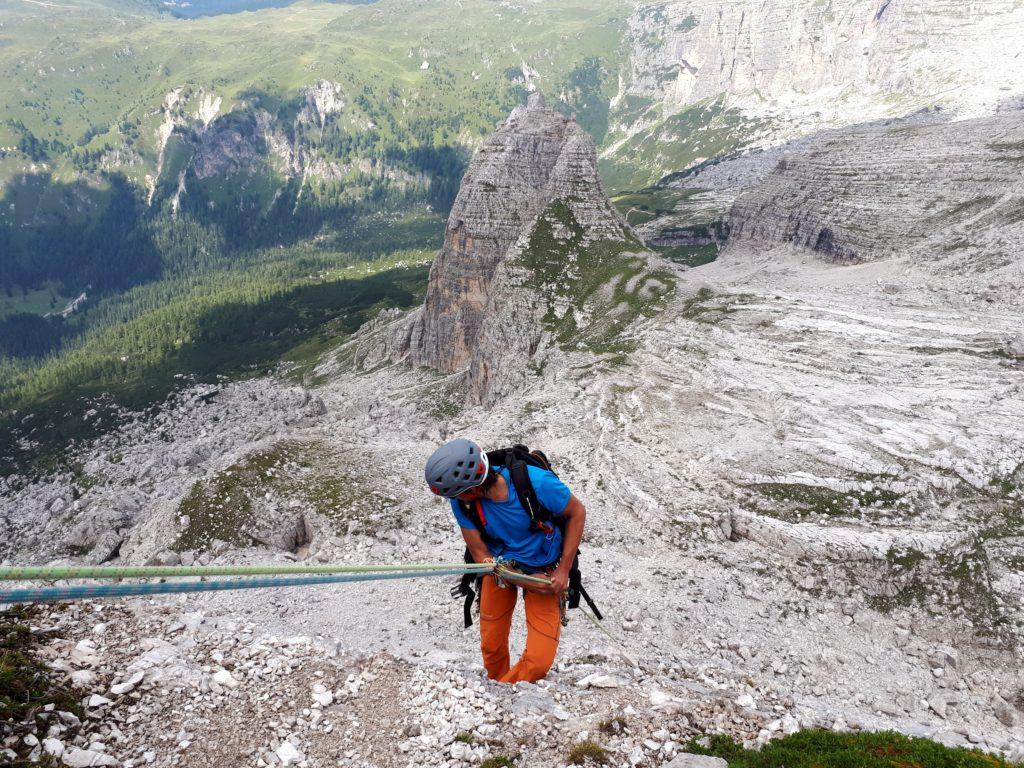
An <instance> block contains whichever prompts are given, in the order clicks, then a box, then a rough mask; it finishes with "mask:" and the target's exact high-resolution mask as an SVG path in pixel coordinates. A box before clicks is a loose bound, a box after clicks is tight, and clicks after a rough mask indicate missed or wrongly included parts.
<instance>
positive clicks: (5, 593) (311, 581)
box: [0, 563, 495, 603]
mask: <svg viewBox="0 0 1024 768" xmlns="http://www.w3.org/2000/svg"><path fill="white" fill-rule="evenodd" d="M494 567H495V566H494V565H492V564H490V563H483V564H479V565H465V564H462V563H455V564H449V565H445V564H424V565H400V566H386V565H385V566H339V565H333V566H332V565H324V566H167V567H164V566H148V567H138V568H102V567H101V568H0V581H24V580H49V581H53V580H64V579H85V578H88V579H113V580H120V579H124V578H136V577H160V578H182V577H197V576H198V577H200V580H187V581H155V582H152V581H151V582H140V583H113V584H109V583H107V584H103V583H101V584H67V585H62V586H48V587H17V588H8V589H0V603H46V602H57V601H61V600H83V599H90V598H104V597H129V596H138V595H162V594H180V593H183V592H217V591H221V590H229V589H266V588H273V587H300V586H312V585H317V584H342V583H350V582H358V581H381V580H392V579H416V578H424V577H427V576H461V575H463V574H465V573H474V574H475V573H490V572H491V571H492V570H494ZM254 574H264V575H263V576H258V577H255V578H252V576H253V575H254ZM209 576H249V577H250V578H231V579H210V580H207V579H206V577H209Z"/></svg>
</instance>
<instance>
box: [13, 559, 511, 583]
mask: <svg viewBox="0 0 1024 768" xmlns="http://www.w3.org/2000/svg"><path fill="white" fill-rule="evenodd" d="M491 567H492V566H491V565H490V564H489V563H413V564H410V565H147V566H134V567H133V566H125V567H121V566H118V567H109V566H108V567H104V566H98V567H82V568H75V567H49V566H43V567H31V568H28V567H26V568H19V567H7V568H0V581H58V580H63V579H152V578H163V579H168V578H170V579H173V578H179V577H183V576H286V575H287V576H295V575H320V574H336V573H387V572H392V571H400V572H406V571H410V572H411V571H416V572H420V571H423V572H424V575H429V572H431V571H450V570H452V569H453V568H458V569H462V570H461V571H460V572H461V573H475V572H477V571H480V572H484V573H486V572H489V571H490V570H491Z"/></svg>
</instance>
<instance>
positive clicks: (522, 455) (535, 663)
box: [424, 439, 589, 683]
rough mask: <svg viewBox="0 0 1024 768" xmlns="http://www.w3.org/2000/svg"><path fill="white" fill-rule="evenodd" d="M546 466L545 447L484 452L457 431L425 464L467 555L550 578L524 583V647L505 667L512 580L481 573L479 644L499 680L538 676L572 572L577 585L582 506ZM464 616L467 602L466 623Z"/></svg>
mask: <svg viewBox="0 0 1024 768" xmlns="http://www.w3.org/2000/svg"><path fill="white" fill-rule="evenodd" d="M549 466H550V465H549V464H548V462H547V457H545V456H544V454H542V453H540V452H539V451H535V452H533V453H530V452H529V451H528V449H526V448H525V447H524V446H515V447H513V448H509V449H505V450H501V451H492V452H490V454H487V453H484V452H483V451H482V450H481V449H480V446H478V445H477V444H476V443H474V442H473V441H472V440H466V439H458V440H452V441H451V442H448V443H446V444H445V445H443V446H441V447H440V448H438V449H437V450H436V451H435V452H434V454H433V455H432V456H431V457H430V459H429V460H428V461H427V466H426V470H425V472H424V475H425V477H426V481H427V485H428V486H430V489H431V490H432V491H433V492H434V493H436V494H438V495H440V496H444V497H445V498H447V499H450V500H451V505H452V511H453V512H454V513H455V519H456V520H457V521H458V524H459V527H460V528H461V530H462V537H463V538H464V539H465V541H466V547H467V550H468V552H467V560H470V559H471V560H472V561H473V562H477V563H483V562H488V561H493V560H495V559H496V558H500V559H501V562H510V561H511V562H514V563H515V567H516V568H517V569H518V570H519V571H521V572H523V573H528V574H538V575H544V576H546V577H547V578H549V579H550V581H551V584H550V586H547V585H541V586H533V585H531V586H528V587H527V586H523V602H524V604H525V606H526V626H527V633H526V648H525V649H524V651H523V655H522V657H521V658H520V659H519V661H518V662H517V663H516V665H515V666H513V667H511V668H510V666H509V648H508V640H509V631H510V630H511V628H512V614H513V611H514V610H515V606H516V588H515V587H514V586H512V585H511V584H509V583H508V582H507V581H503V580H501V579H500V578H498V577H496V576H495V575H493V574H491V575H487V576H484V577H483V578H482V583H481V584H480V590H481V594H480V649H481V652H482V654H483V661H484V667H485V668H486V669H487V675H488V676H489V677H490V678H491V679H493V680H498V681H500V682H504V683H516V682H519V681H521V680H526V681H528V682H535V681H537V680H540V679H541V678H543V677H544V676H545V675H546V674H547V673H548V670H549V669H551V665H552V664H553V663H554V660H555V653H556V652H557V650H558V638H559V633H560V631H561V626H562V611H563V608H564V606H563V601H564V600H565V599H566V593H567V591H568V590H570V581H572V580H573V577H575V579H574V581H575V582H576V587H577V588H578V586H579V585H578V581H579V579H578V568H577V569H575V570H574V564H575V562H576V554H577V551H578V550H579V545H580V539H581V538H582V537H583V525H584V522H585V521H586V516H587V512H586V509H585V508H584V506H583V504H582V503H580V500H579V499H577V498H576V497H575V496H573V495H572V493H571V492H570V491H569V488H568V487H567V486H566V485H565V484H564V483H563V482H562V481H561V480H560V479H559V478H558V476H557V475H555V473H554V472H552V471H550V469H545V468H542V467H549ZM510 468H511V469H510ZM513 473H515V474H513ZM469 594H470V595H472V592H469ZM470 599H471V598H470ZM587 599H588V602H589V597H588V598H587ZM578 601H579V598H578V597H577V598H576V603H577V604H578ZM467 605H468V604H467ZM469 621H470V619H469V614H468V608H467V625H468V623H469Z"/></svg>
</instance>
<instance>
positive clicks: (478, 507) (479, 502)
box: [476, 499, 487, 528]
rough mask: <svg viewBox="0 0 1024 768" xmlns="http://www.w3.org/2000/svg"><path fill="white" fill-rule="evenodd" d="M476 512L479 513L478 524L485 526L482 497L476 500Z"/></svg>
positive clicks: (485, 519)
mask: <svg viewBox="0 0 1024 768" xmlns="http://www.w3.org/2000/svg"><path fill="white" fill-rule="evenodd" d="M476 513H477V514H478V515H480V525H482V526H484V527H485V528H486V527H487V518H486V517H484V501H483V499H477V500H476Z"/></svg>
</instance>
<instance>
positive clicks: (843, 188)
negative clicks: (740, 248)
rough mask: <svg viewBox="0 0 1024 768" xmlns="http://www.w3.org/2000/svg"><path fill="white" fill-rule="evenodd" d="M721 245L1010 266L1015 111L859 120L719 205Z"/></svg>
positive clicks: (1021, 218)
mask: <svg viewBox="0 0 1024 768" xmlns="http://www.w3.org/2000/svg"><path fill="white" fill-rule="evenodd" d="M729 224H730V242H731V243H734V244H735V243H741V242H750V241H753V242H757V243H761V244H765V245H773V244H780V243H791V244H794V245H797V246H799V247H800V248H803V249H808V250H810V251H812V252H814V253H815V254H817V255H818V256H819V257H820V258H822V259H824V260H826V261H830V262H836V263H845V264H850V263H860V262H867V261H876V260H879V259H883V258H887V257H891V256H894V255H897V254H903V255H908V254H915V253H916V254H917V259H918V260H920V261H923V260H937V259H941V260H948V259H953V260H956V259H957V257H958V256H959V257H961V258H960V259H959V260H960V261H963V258H968V259H969V260H970V262H971V266H972V268H973V269H985V268H999V267H1001V266H1005V265H1006V264H1009V263H1010V262H1011V261H1012V260H1013V259H1014V256H1015V254H1016V252H1017V251H1018V250H1019V247H1020V245H1021V243H1024V112H1009V113H1003V114H1000V115H996V116H994V117H989V118H981V119H976V120H964V121H960V122H954V123H938V124H935V123H933V124H930V125H928V124H924V125H921V124H911V125H907V124H902V123H896V124H881V125H867V126H863V127H858V128H854V129H849V130H845V131H842V132H836V133H833V134H831V135H829V136H827V137H826V138H823V139H822V140H820V141H817V142H815V143H813V144H812V145H811V146H810V147H808V148H807V149H805V150H803V151H801V152H798V153H796V154H794V155H793V156H787V157H784V158H782V159H780V160H778V161H777V164H776V165H775V168H774V171H773V172H771V173H770V174H768V175H767V176H766V177H764V178H763V179H762V180H761V181H760V182H759V183H757V184H756V185H755V186H753V187H752V188H751V189H750V190H749V191H748V192H746V193H745V194H743V195H741V196H740V197H739V198H738V199H737V201H736V203H735V204H734V205H733V208H732V210H731V212H730V214H729Z"/></svg>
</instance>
